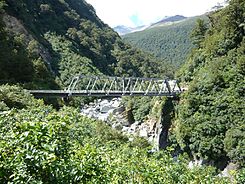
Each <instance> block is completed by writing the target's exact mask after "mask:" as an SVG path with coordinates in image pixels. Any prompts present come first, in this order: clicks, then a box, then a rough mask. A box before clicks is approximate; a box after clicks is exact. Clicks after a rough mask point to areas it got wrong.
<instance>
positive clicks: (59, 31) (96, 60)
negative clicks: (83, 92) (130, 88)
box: [0, 0, 171, 88]
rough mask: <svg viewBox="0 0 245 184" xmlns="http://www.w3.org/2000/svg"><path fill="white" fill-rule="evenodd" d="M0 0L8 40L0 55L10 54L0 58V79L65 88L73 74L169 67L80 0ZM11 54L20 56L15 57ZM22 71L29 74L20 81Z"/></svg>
mask: <svg viewBox="0 0 245 184" xmlns="http://www.w3.org/2000/svg"><path fill="white" fill-rule="evenodd" d="M1 2H3V3H2V4H4V2H5V6H3V8H2V10H1V14H0V18H1V24H2V25H3V27H4V29H2V30H1V35H2V39H3V40H5V42H6V44H5V46H4V47H1V49H2V50H1V53H0V54H1V55H2V54H5V55H8V56H6V57H1V58H0V63H1V67H2V68H0V69H1V71H0V73H1V74H2V76H1V81H2V83H6V82H12V83H16V82H21V83H25V86H26V87H28V88H40V87H42V88H56V87H57V85H54V84H53V85H48V84H47V83H48V80H47V79H50V80H51V79H52V81H53V82H54V81H55V83H57V84H58V86H61V87H64V86H67V85H68V83H69V82H70V79H71V77H72V76H73V75H75V74H99V75H102V74H105V75H119V76H125V75H130V76H154V77H156V76H157V75H159V76H163V75H165V74H164V72H161V71H167V70H165V69H164V65H163V64H162V63H163V62H160V61H157V60H156V59H154V58H153V57H152V56H150V55H148V54H145V53H143V52H142V51H140V50H137V49H135V48H133V47H131V46H130V45H128V44H125V43H124V42H123V41H122V40H121V38H120V37H119V36H118V34H117V33H115V32H114V31H113V30H112V29H111V28H110V27H108V26H107V25H105V24H104V23H103V22H102V21H101V20H100V19H99V18H98V17H97V16H96V12H95V10H94V9H93V7H92V6H91V5H89V4H88V3H86V1H84V0H66V1H64V0H53V1H51V0H45V1H44V0H36V1H31V0H20V1H15V0H5V1H3V0H1ZM8 47H10V48H8ZM11 52H12V53H11ZM14 52H16V53H15V54H16V55H17V56H18V57H20V56H21V57H22V59H18V58H17V59H16V58H14V57H13V56H14V54H13V53H14ZM10 53H11V54H10ZM19 55H20V56H19ZM17 56H16V57H17ZM12 60H13V61H12ZM25 62H28V64H24V63H25ZM8 63H10V64H8ZM18 66H20V67H18ZM155 66H158V67H157V68H156V67H155ZM159 68H161V71H160V70H159ZM17 69H19V74H18V75H17V72H18V71H17ZM3 73H4V74H3ZM22 75H23V76H27V77H24V79H23V80H22V79H21V80H20V78H21V77H18V76H22ZM166 75H171V72H170V73H169V74H166ZM10 79H11V80H10ZM55 86H56V87H55Z"/></svg>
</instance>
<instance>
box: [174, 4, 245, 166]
mask: <svg viewBox="0 0 245 184" xmlns="http://www.w3.org/2000/svg"><path fill="white" fill-rule="evenodd" d="M209 19H210V22H211V27H210V28H209V29H208V30H207V29H206V27H205V26H204V24H203V22H202V21H198V22H197V25H196V27H195V29H194V30H193V31H192V38H193V41H194V43H195V49H194V51H193V52H192V55H191V57H190V58H189V59H188V61H187V62H186V64H185V65H184V66H183V68H182V69H181V70H180V72H179V74H178V75H179V77H180V78H181V79H182V81H183V83H186V84H187V85H188V91H187V92H186V93H185V94H183V96H182V97H181V101H180V105H179V107H178V109H179V110H178V111H179V114H178V118H177V120H176V125H175V126H176V136H177V139H178V140H179V143H180V144H181V146H182V148H183V149H186V150H189V151H190V152H192V153H193V154H194V155H196V156H197V157H199V158H206V159H209V160H212V161H214V162H216V163H217V164H221V165H222V164H224V163H225V162H229V161H232V162H235V163H238V164H239V165H240V166H244V164H245V152H244V151H245V134H244V132H245V129H244V128H245V127H244V122H245V116H244V114H245V106H244V101H245V96H244V86H245V76H244V74H245V27H244V25H245V24H244V21H245V2H244V1H243V0H233V1H230V5H229V6H227V7H226V8H224V9H222V10H220V11H218V12H215V13H213V14H211V15H209Z"/></svg>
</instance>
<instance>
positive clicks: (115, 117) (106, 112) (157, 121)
mask: <svg viewBox="0 0 245 184" xmlns="http://www.w3.org/2000/svg"><path fill="white" fill-rule="evenodd" d="M121 101H122V100H121V98H113V99H103V100H102V99H98V100H96V101H94V102H91V103H90V104H88V105H84V106H83V107H82V108H81V113H82V114H83V115H85V116H88V117H90V118H95V119H98V120H101V121H104V122H106V123H107V124H109V125H110V126H112V127H113V128H115V129H118V130H120V131H122V132H123V133H124V134H129V135H137V136H140V137H144V138H146V139H147V140H148V141H149V142H150V143H152V144H153V145H154V149H155V150H158V149H164V148H166V146H167V144H168V142H167V140H168V131H169V128H170V125H171V113H172V110H173V104H172V102H171V100H168V101H166V102H165V105H164V107H163V108H164V110H162V109H161V108H162V105H161V104H160V103H159V102H158V103H156V106H157V108H159V109H160V110H159V112H160V117H156V116H148V118H147V119H146V120H145V121H144V122H139V121H135V120H134V117H133V114H132V110H131V109H127V108H126V107H124V106H123V105H122V103H121Z"/></svg>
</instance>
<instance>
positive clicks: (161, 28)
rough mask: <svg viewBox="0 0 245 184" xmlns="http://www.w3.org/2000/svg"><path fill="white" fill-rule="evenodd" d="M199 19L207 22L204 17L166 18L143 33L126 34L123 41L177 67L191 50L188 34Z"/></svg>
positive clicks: (177, 16)
mask: <svg viewBox="0 0 245 184" xmlns="http://www.w3.org/2000/svg"><path fill="white" fill-rule="evenodd" d="M200 18H201V19H205V20H207V17H206V16H197V17H190V18H186V17H184V16H179V15H176V16H174V17H168V18H165V19H163V20H162V21H159V22H157V23H155V24H153V25H152V26H151V27H148V28H147V29H145V30H143V31H140V32H135V33H130V34H126V35H124V36H123V39H124V40H125V41H127V42H128V43H130V44H132V45H135V46H136V47H138V48H141V49H142V50H144V51H146V52H150V53H152V54H154V55H155V56H156V57H158V58H161V59H164V60H166V61H169V62H170V63H172V64H173V65H175V66H176V67H179V66H180V65H182V64H183V63H184V62H185V61H186V59H187V56H188V54H189V53H190V51H191V50H192V48H193V45H192V43H191V40H190V34H191V31H192V29H193V27H194V26H195V24H196V20H197V19H200Z"/></svg>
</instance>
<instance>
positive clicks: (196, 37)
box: [191, 19, 208, 48]
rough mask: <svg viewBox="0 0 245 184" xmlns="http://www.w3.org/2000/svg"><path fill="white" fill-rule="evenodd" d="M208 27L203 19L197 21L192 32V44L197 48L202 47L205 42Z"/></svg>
mask: <svg viewBox="0 0 245 184" xmlns="http://www.w3.org/2000/svg"><path fill="white" fill-rule="evenodd" d="M207 29H208V28H207V25H206V23H205V21H204V20H203V19H197V22H196V26H195V28H194V29H193V31H192V32H191V39H192V43H193V44H194V45H195V46H196V47H197V48H200V47H201V43H202V41H203V40H204V37H205V33H206V31H207Z"/></svg>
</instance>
